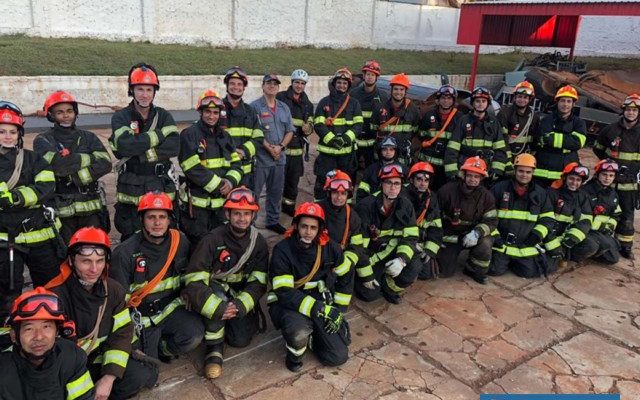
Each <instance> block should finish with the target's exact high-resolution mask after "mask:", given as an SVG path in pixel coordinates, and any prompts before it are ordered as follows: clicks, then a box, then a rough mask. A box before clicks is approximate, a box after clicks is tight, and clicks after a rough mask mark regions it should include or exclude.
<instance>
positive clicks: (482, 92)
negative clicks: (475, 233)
mask: <svg viewBox="0 0 640 400" xmlns="http://www.w3.org/2000/svg"><path fill="white" fill-rule="evenodd" d="M478 95H483V96H491V92H490V91H489V89H487V88H484V87H482V86H478V87H477V88H475V89H473V92H472V93H471V97H476V96H478Z"/></svg>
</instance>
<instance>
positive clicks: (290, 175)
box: [282, 154, 304, 215]
mask: <svg viewBox="0 0 640 400" xmlns="http://www.w3.org/2000/svg"><path fill="white" fill-rule="evenodd" d="M302 175H304V160H303V158H302V156H291V155H288V154H287V163H286V165H285V167H284V190H283V191H282V211H283V212H285V213H287V214H291V215H293V213H294V211H295V205H296V199H297V198H298V184H299V183H300V178H301V177H302Z"/></svg>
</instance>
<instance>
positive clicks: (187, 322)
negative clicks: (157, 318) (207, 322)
mask: <svg viewBox="0 0 640 400" xmlns="http://www.w3.org/2000/svg"><path fill="white" fill-rule="evenodd" d="M203 337H204V325H203V324H202V319H201V318H200V315H198V314H196V313H194V312H192V311H187V310H186V309H185V308H184V307H178V308H176V309H175V310H173V312H172V313H171V314H169V315H168V316H167V317H166V318H165V319H163V320H162V321H161V322H160V323H159V324H158V325H153V326H150V327H148V328H145V330H144V340H145V348H144V353H145V354H147V355H149V356H151V357H154V358H158V347H159V345H160V342H161V341H162V340H164V341H165V342H166V344H167V349H168V350H169V351H170V352H171V354H173V355H180V354H185V353H188V352H190V351H191V350H193V349H195V348H196V347H198V345H199V344H200V342H201V341H202V338H203Z"/></svg>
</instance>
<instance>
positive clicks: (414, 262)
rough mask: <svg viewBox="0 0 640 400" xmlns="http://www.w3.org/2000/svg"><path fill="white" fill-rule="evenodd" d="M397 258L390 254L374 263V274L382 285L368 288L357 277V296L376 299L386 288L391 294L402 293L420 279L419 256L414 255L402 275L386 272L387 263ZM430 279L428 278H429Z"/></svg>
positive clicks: (420, 263) (364, 299)
mask: <svg viewBox="0 0 640 400" xmlns="http://www.w3.org/2000/svg"><path fill="white" fill-rule="evenodd" d="M394 258H395V255H390V256H388V257H387V258H385V259H383V260H381V261H379V262H378V263H376V264H375V265H373V276H374V278H375V279H376V280H377V281H378V283H379V284H380V287H376V288H375V289H373V290H372V289H367V288H366V287H364V285H363V281H362V280H361V279H356V283H355V286H354V292H355V294H356V296H357V297H358V298H359V299H360V300H363V301H374V300H376V299H379V298H380V297H381V296H382V291H383V290H384V291H385V292H386V293H389V294H400V293H401V292H402V291H403V290H404V289H406V288H408V287H409V286H411V285H412V284H413V283H414V282H415V281H416V279H418V273H420V271H421V270H422V261H421V260H420V258H419V257H413V258H412V259H411V261H409V263H408V264H407V265H406V266H405V267H404V268H403V269H402V272H400V275H398V276H396V277H395V278H392V277H391V276H389V275H387V274H386V273H385V270H386V266H385V263H386V262H387V261H389V260H392V259H394ZM427 279H428V278H427Z"/></svg>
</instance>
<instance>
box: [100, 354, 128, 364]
mask: <svg viewBox="0 0 640 400" xmlns="http://www.w3.org/2000/svg"><path fill="white" fill-rule="evenodd" d="M128 361H129V353H127V352H125V351H122V350H107V351H105V352H104V354H103V359H102V365H107V364H116V365H118V366H120V367H122V368H127V362H128Z"/></svg>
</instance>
